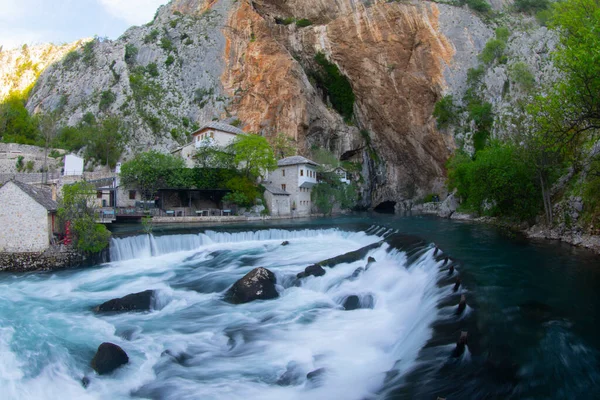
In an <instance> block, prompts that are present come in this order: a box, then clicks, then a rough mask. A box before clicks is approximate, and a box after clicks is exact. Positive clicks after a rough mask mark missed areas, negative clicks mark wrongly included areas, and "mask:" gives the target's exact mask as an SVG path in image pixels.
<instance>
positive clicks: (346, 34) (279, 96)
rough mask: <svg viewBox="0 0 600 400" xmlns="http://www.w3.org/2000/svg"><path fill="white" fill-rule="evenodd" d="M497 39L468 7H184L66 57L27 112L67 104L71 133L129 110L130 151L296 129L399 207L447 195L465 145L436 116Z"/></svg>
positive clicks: (189, 1)
mask: <svg viewBox="0 0 600 400" xmlns="http://www.w3.org/2000/svg"><path fill="white" fill-rule="evenodd" d="M500 3H501V2H499V4H500ZM299 20H302V23H301V22H300V21H299ZM295 21H298V22H297V23H296V22H295ZM492 35H493V30H492V29H491V28H489V27H487V26H486V25H485V24H484V23H483V22H482V21H481V20H480V19H479V18H478V17H477V16H476V15H474V14H473V13H472V12H470V11H469V10H468V9H465V8H457V7H452V6H447V5H442V4H436V3H433V2H427V1H414V2H388V1H385V0H336V1H332V0H288V1H283V0H256V1H250V0H239V1H234V0H174V1H172V2H171V3H170V4H169V5H166V6H163V7H161V8H160V10H159V12H158V14H157V17H156V19H155V20H154V21H152V22H151V23H149V24H147V25H145V26H141V27H133V28H131V29H129V30H128V31H127V32H126V33H125V34H124V35H123V36H122V37H121V38H119V39H118V40H116V41H98V40H95V41H94V42H92V44H91V45H86V46H83V45H82V44H79V47H78V50H77V56H73V55H65V52H62V53H58V52H57V53H56V54H57V56H56V58H57V59H60V58H62V60H61V61H57V62H55V63H54V64H52V65H51V66H49V67H48V68H47V69H46V70H45V72H44V73H42V74H41V76H40V78H39V80H38V83H37V85H36V87H35V88H34V90H33V92H32V95H31V97H30V99H29V103H28V108H29V109H30V110H32V111H39V112H45V111H50V110H54V109H57V108H58V107H62V108H61V110H62V114H61V115H62V120H61V121H60V123H61V124H71V125H73V124H76V123H78V122H79V121H80V120H81V119H82V118H83V115H84V114H85V113H87V112H92V113H93V114H95V115H96V116H98V117H100V118H101V117H103V116H108V115H119V116H121V117H122V119H123V120H124V121H126V122H127V123H129V126H130V129H131V131H132V138H133V140H132V141H131V144H130V148H129V150H130V152H135V151H140V150H142V149H146V148H148V147H149V146H151V147H155V148H159V149H163V150H168V149H171V148H173V147H174V146H176V145H177V144H179V143H184V142H185V140H186V138H185V135H184V133H185V132H189V131H190V130H192V128H193V125H194V124H196V125H201V124H202V123H204V122H208V121H210V120H213V119H229V120H233V119H239V120H240V121H241V123H242V128H243V129H244V130H245V131H252V132H261V133H263V134H265V135H270V134H274V133H277V132H284V133H286V134H287V135H289V136H290V137H293V138H294V139H296V140H297V141H298V143H299V146H300V151H301V152H302V153H303V154H305V155H308V154H309V153H310V149H311V148H313V147H325V148H328V149H330V150H332V151H333V152H334V153H335V154H336V155H337V156H339V157H342V158H344V159H350V160H354V161H360V162H362V163H363V177H364V178H365V184H364V187H363V194H364V198H363V205H365V206H376V205H378V204H380V203H382V202H385V201H391V202H402V201H403V200H407V199H412V198H415V197H418V196H420V195H423V194H425V193H430V192H435V191H438V192H439V191H440V190H441V186H442V183H443V179H444V163H445V161H446V160H447V158H448V156H449V155H450V154H451V152H452V151H453V149H454V147H455V145H454V138H453V135H452V132H444V133H441V132H438V131H437V129H436V127H435V121H434V119H433V118H432V110H433V107H434V105H435V103H436V101H437V100H438V99H439V98H440V97H441V96H442V95H443V94H445V93H457V94H460V93H461V91H464V86H465V81H466V75H467V72H466V71H467V70H468V69H469V68H471V67H473V66H475V65H476V64H477V54H478V53H479V52H480V51H481V49H482V48H483V46H484V45H485V42H486V41H487V40H488V39H489V38H490V37H491V36H492ZM86 52H87V53H86ZM318 54H319V55H323V56H324V58H325V59H326V60H327V62H328V63H330V64H331V65H334V66H335V67H336V68H337V69H338V70H339V72H340V73H341V74H343V75H344V76H345V77H346V78H347V80H348V82H349V83H350V86H351V89H352V92H353V93H354V97H355V99H356V101H355V103H354V107H353V111H354V112H353V117H352V118H350V119H349V118H348V116H347V115H346V116H345V118H344V117H343V116H342V115H340V113H339V112H338V111H336V109H335V107H333V106H332V102H331V98H330V97H329V96H328V92H327V90H326V88H324V87H322V85H319V84H318V82H316V81H315V79H314V77H315V71H318V70H319V68H320V67H319V65H318V63H317V62H316V61H315V56H316V55H318ZM493 76H494V75H490V79H492V77H493ZM490 86H491V85H490ZM494 90H495V89H494ZM489 91H490V93H491V92H492V91H493V90H492V89H490V90H489ZM108 92H110V93H111V94H112V95H110V94H107V93H108ZM495 95H496V93H495V92H494V93H491V94H490V96H495Z"/></svg>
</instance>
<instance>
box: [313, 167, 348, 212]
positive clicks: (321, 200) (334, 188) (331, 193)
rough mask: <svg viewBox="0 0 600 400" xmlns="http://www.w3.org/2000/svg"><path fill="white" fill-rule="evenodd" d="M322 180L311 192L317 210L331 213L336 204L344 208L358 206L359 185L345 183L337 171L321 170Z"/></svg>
mask: <svg viewBox="0 0 600 400" xmlns="http://www.w3.org/2000/svg"><path fill="white" fill-rule="evenodd" d="M319 177H320V182H319V183H317V184H316V185H315V186H314V187H313V190H312V192H311V200H312V202H313V204H314V205H315V206H316V207H317V210H318V211H319V212H320V213H322V214H326V215H330V214H331V212H332V211H333V207H334V205H336V204H337V205H338V206H339V207H340V209H342V210H349V209H352V208H354V207H356V203H357V201H358V187H357V186H356V185H355V184H350V185H348V184H345V183H343V182H342V181H341V180H340V177H339V176H338V175H337V174H336V173H335V172H325V171H320V172H319Z"/></svg>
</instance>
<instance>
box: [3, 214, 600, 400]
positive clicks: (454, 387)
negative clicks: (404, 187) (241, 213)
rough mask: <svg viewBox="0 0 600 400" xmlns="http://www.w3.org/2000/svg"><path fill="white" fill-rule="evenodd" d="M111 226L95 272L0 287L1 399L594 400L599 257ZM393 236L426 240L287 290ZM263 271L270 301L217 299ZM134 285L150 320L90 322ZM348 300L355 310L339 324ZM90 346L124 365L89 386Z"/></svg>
mask: <svg viewBox="0 0 600 400" xmlns="http://www.w3.org/2000/svg"><path fill="white" fill-rule="evenodd" d="M113 229H114V231H115V233H116V234H117V236H116V238H115V239H113V241H112V243H111V258H112V261H111V262H110V263H108V264H104V265H98V266H93V267H90V268H85V269H77V270H67V271H59V272H53V273H28V274H2V275H0V387H1V389H0V390H1V393H2V394H1V395H0V397H1V398H2V399H58V398H60V399H111V400H112V399H131V398H134V399H137V398H139V399H177V400H185V399H234V400H235V399H244V400H251V399H257V400H258V399H260V400H262V399H264V400H271V399H273V400H281V399H290V400H295V399H311V400H313V399H314V400H321V399H322V400H326V399H327V400H330V399H345V400H353V399H355V400H367V399H436V398H437V397H438V396H439V397H444V398H447V399H596V398H600V334H599V333H600V320H599V316H600V296H599V295H598V289H599V288H600V258H599V257H598V256H595V255H593V254H591V253H589V252H587V251H584V250H579V249H576V248H573V247H569V246H568V245H564V244H561V243H558V242H549V241H539V242H537V241H528V240H526V239H524V238H521V237H519V236H515V235H513V234H510V233H508V232H505V231H502V230H498V229H496V228H494V227H489V226H485V225H479V224H473V223H459V222H453V221H448V220H442V219H437V218H430V217H419V216H412V217H400V216H394V215H377V214H374V215H361V216H352V217H338V218H322V219H311V220H298V221H293V222H292V221H274V222H269V223H253V224H245V225H229V226H221V227H204V226H164V227H156V229H155V232H154V235H153V236H148V235H141V234H139V233H135V230H137V229H138V227H136V226H132V225H125V226H114V228H113ZM397 232H399V233H401V234H407V235H414V236H417V237H419V238H421V239H423V241H422V242H415V243H412V242H411V244H409V245H406V246H405V247H399V246H396V245H394V244H393V243H392V242H390V243H392V244H388V243H384V244H382V245H381V246H380V247H379V248H376V249H373V250H371V251H370V252H369V254H368V256H370V257H373V258H375V260H376V261H375V262H374V263H371V264H369V268H367V269H365V267H366V265H367V256H365V257H364V258H363V259H360V260H358V261H356V262H352V263H345V264H340V265H337V266H335V267H334V268H326V270H327V273H326V274H325V275H324V276H322V277H308V278H304V279H301V280H296V279H295V275H296V274H297V273H298V272H301V271H302V270H304V268H305V267H306V266H308V265H310V264H312V263H316V262H319V261H321V260H325V259H327V258H330V257H334V256H337V255H340V254H343V253H346V252H349V251H353V250H357V249H359V248H361V247H364V246H366V245H369V244H372V243H376V242H379V241H381V240H382V239H383V238H384V237H390V235H393V234H395V233H397ZM283 241H289V243H290V244H289V245H287V246H282V245H281V243H282V242H283ZM436 248H439V249H440V250H436ZM446 256H448V257H450V260H449V262H446V261H445V260H444V258H445V257H446ZM449 265H455V266H456V269H455V271H454V273H453V274H452V275H450V273H449V270H448V267H449ZM259 266H262V267H265V268H268V269H270V270H271V271H273V272H274V273H275V275H276V277H277V289H278V292H279V294H280V297H279V298H277V299H273V300H267V301H256V302H251V303H247V304H241V305H232V304H229V303H227V302H225V301H223V294H224V292H225V291H226V290H227V289H228V288H229V287H230V286H231V285H232V284H233V283H234V282H235V281H236V280H237V279H239V278H241V277H242V276H244V275H245V274H246V273H247V272H249V271H250V270H252V269H253V268H256V267H259ZM360 268H362V269H360ZM357 269H358V271H357ZM457 277H460V279H461V285H460V287H459V288H458V290H457V291H456V292H455V291H454V290H453V288H454V286H455V282H456V278H457ZM147 289H153V290H155V291H156V292H155V293H156V295H155V297H154V300H153V308H152V310H151V311H149V312H128V313H120V314H100V315H99V314H96V313H94V312H93V311H92V309H93V307H95V306H97V305H99V304H101V303H103V302H105V301H107V300H110V299H112V298H116V297H122V296H125V295H127V294H130V293H136V292H141V291H144V290H147ZM462 295H464V296H465V298H466V300H467V308H466V310H465V311H464V312H462V313H461V314H457V304H458V302H459V300H460V297H461V296H462ZM348 296H358V297H359V298H360V299H361V304H362V306H363V307H362V308H360V309H357V310H352V311H347V310H344V308H343V306H342V304H343V302H344V300H345V299H347V298H348ZM463 331H466V332H468V339H467V347H466V350H465V351H464V353H460V354H453V353H454V351H455V348H456V342H457V340H458V338H459V335H460V333H461V332H463ZM102 342H112V343H115V344H118V345H119V346H121V347H122V348H123V349H124V350H125V351H126V352H127V353H128V355H129V360H130V361H129V363H128V364H127V365H125V366H123V367H121V368H120V369H118V370H116V371H115V372H113V373H112V374H110V375H103V376H98V375H96V374H95V373H94V372H93V371H92V370H91V368H90V366H89V363H90V360H91V359H92V357H93V356H94V353H95V351H96V349H97V347H98V345H99V344H100V343H102ZM314 371H318V373H313V374H311V375H310V378H309V377H307V375H308V374H310V373H311V372H314ZM313 375H314V376H313ZM84 376H86V377H88V378H89V380H90V383H89V385H88V387H87V388H84V387H83V385H82V384H81V380H82V378H83V377H84Z"/></svg>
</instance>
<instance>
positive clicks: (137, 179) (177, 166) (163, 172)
mask: <svg viewBox="0 0 600 400" xmlns="http://www.w3.org/2000/svg"><path fill="white" fill-rule="evenodd" d="M184 168H185V163H184V161H183V159H182V158H180V157H176V156H173V155H170V154H162V153H159V152H157V151H155V150H151V151H149V152H146V153H139V154H136V155H135V157H134V158H133V159H131V160H129V161H127V162H124V163H123V165H122V166H121V174H120V177H121V182H122V184H123V185H124V186H126V187H130V188H135V189H137V190H139V191H140V192H141V193H142V196H143V197H144V199H145V200H152V199H154V196H156V193H157V191H158V189H160V188H164V187H168V186H169V185H173V184H174V183H176V182H175V181H171V182H170V183H168V180H169V179H174V178H172V174H173V171H176V170H181V169H184Z"/></svg>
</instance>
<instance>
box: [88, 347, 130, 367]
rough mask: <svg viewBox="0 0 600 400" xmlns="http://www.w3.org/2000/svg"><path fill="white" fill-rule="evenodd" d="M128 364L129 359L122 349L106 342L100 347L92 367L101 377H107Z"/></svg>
mask: <svg viewBox="0 0 600 400" xmlns="http://www.w3.org/2000/svg"><path fill="white" fill-rule="evenodd" d="M128 362H129V357H128V356H127V353H125V351H124V350H123V349H122V348H121V347H119V346H117V345H116V344H113V343H107V342H105V343H102V344H101V345H100V346H99V347H98V351H97V352H96V355H95V356H94V358H93V359H92V362H91V363H90V365H91V366H92V368H93V369H94V371H96V372H97V373H98V374H99V375H105V374H110V373H111V372H113V371H114V370H115V369H117V368H119V367H120V366H122V365H125V364H127V363H128Z"/></svg>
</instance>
